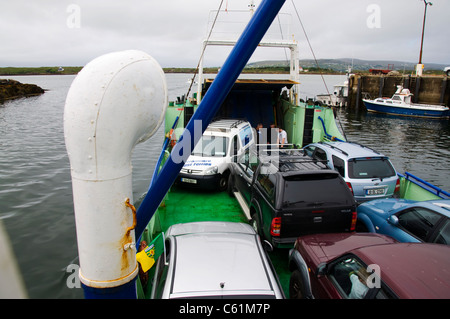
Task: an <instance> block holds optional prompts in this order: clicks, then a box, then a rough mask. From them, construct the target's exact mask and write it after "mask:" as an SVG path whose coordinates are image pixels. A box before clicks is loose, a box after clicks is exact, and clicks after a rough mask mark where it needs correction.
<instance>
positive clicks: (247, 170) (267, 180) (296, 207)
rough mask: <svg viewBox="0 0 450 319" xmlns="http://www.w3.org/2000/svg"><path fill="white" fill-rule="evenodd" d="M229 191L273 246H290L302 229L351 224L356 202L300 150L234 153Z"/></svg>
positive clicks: (334, 176) (331, 228)
mask: <svg viewBox="0 0 450 319" xmlns="http://www.w3.org/2000/svg"><path fill="white" fill-rule="evenodd" d="M228 192H229V193H230V195H232V196H235V197H236V199H237V200H238V202H239V204H240V206H241V208H242V209H243V211H244V213H245V214H246V215H247V218H248V219H249V220H250V222H251V224H252V226H253V227H254V228H255V230H256V231H257V232H258V234H259V235H260V237H261V239H263V240H267V241H269V242H270V243H271V244H272V245H273V246H274V247H279V248H281V247H292V244H293V243H294V242H295V240H296V239H297V237H298V236H300V235H305V234H311V233H328V232H343V231H354V230H355V224H356V202H355V199H354V197H353V195H352V193H351V191H350V190H349V188H348V186H347V185H346V183H345V182H344V180H343V179H342V177H341V176H340V175H339V173H338V172H336V171H334V170H331V169H329V168H328V167H327V166H326V164H325V163H322V162H320V161H317V160H312V159H311V158H310V157H308V156H305V155H304V153H303V151H302V150H290V151H289V150H286V151H276V152H272V155H270V156H267V155H264V156H262V155H260V154H259V155H257V154H256V153H247V154H245V155H244V156H242V157H240V158H237V159H236V160H235V162H233V163H232V165H231V174H230V177H229V187H228Z"/></svg>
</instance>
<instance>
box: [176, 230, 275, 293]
mask: <svg viewBox="0 0 450 319" xmlns="http://www.w3.org/2000/svg"><path fill="white" fill-rule="evenodd" d="M170 235H172V236H174V238H175V246H174V247H175V248H176V251H175V254H176V256H175V261H174V266H175V271H174V278H173V283H172V289H171V298H181V297H189V296H217V295H268V296H272V297H275V295H274V292H273V290H274V288H273V287H272V284H271V280H270V279H269V275H268V272H269V271H270V269H267V265H266V264H265V263H264V262H263V259H262V256H261V251H260V247H261V246H260V245H259V242H258V241H259V239H258V237H257V236H256V234H255V232H254V230H253V229H252V228H251V226H250V225H247V224H241V223H232V222H199V223H189V224H182V225H181V226H179V227H175V229H172V230H171V231H170Z"/></svg>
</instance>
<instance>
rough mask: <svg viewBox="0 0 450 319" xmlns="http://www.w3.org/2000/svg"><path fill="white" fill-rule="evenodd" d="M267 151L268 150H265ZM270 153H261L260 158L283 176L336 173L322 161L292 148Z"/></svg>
mask: <svg viewBox="0 0 450 319" xmlns="http://www.w3.org/2000/svg"><path fill="white" fill-rule="evenodd" d="M267 152H269V151H267ZM271 152H272V154H271V155H262V156H260V160H261V161H263V162H264V163H270V164H272V165H273V166H274V167H276V168H277V169H276V170H275V171H276V172H280V173H281V174H282V175H284V176H291V175H298V174H317V173H318V174H325V173H330V174H336V175H337V174H338V173H337V172H336V171H334V170H331V169H329V167H328V166H327V165H326V164H325V163H324V162H322V161H320V160H316V159H311V158H310V157H309V156H306V155H304V154H303V152H301V151H300V150H297V149H292V150H278V151H277V150H272V151H271Z"/></svg>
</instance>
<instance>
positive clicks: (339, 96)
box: [316, 80, 348, 107]
mask: <svg viewBox="0 0 450 319" xmlns="http://www.w3.org/2000/svg"><path fill="white" fill-rule="evenodd" d="M316 97H317V100H318V101H319V102H321V103H323V104H325V105H328V106H334V107H344V106H346V105H347V98H348V80H347V81H345V82H344V83H342V84H335V85H334V86H333V93H332V94H331V93H324V94H317V96H316Z"/></svg>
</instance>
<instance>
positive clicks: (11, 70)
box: [0, 66, 83, 76]
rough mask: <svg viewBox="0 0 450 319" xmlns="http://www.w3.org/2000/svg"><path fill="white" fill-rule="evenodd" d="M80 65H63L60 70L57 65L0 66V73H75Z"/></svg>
mask: <svg viewBox="0 0 450 319" xmlns="http://www.w3.org/2000/svg"><path fill="white" fill-rule="evenodd" d="M82 68H83V67H81V66H64V67H62V70H60V68H59V67H56V66H53V67H49V66H43V67H37V68H35V67H4V68H0V75H3V76H5V75H53V74H77V73H78V72H80V71H81V69H82Z"/></svg>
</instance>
